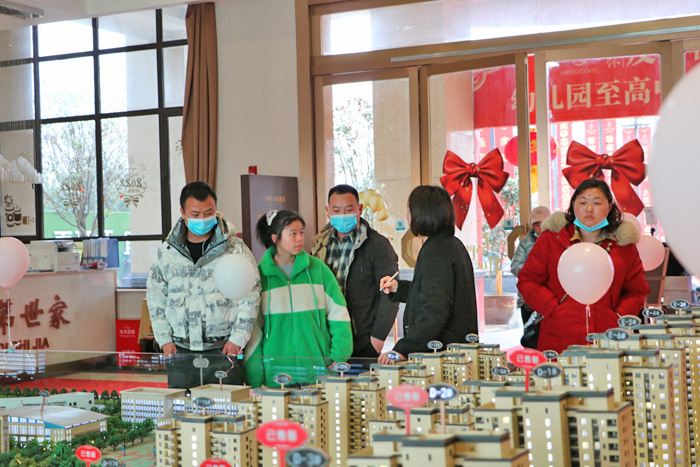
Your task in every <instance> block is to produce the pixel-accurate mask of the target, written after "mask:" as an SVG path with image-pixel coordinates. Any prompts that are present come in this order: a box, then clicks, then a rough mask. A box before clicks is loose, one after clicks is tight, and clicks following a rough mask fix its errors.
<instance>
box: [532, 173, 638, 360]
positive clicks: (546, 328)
mask: <svg viewBox="0 0 700 467" xmlns="http://www.w3.org/2000/svg"><path fill="white" fill-rule="evenodd" d="M638 241H639V231H637V229H636V227H635V226H634V225H633V224H632V223H631V222H629V221H622V215H621V213H620V210H619V209H618V207H617V205H616V204H615V202H614V201H613V197H612V193H611V192H610V188H609V187H608V185H607V183H605V182H604V181H603V180H598V179H595V178H591V179H587V180H585V181H584V182H582V183H581V184H580V185H579V186H578V187H577V188H576V190H575V191H574V194H573V195H572V196H571V203H570V204H569V209H568V210H567V211H566V213H562V212H555V213H554V214H552V215H551V216H549V217H548V218H547V219H546V220H545V221H544V222H543V223H542V234H541V235H540V237H539V238H538V239H537V241H536V242H535V246H534V247H533V248H532V251H531V252H530V255H529V256H528V259H527V261H526V262H525V265H524V266H523V268H522V269H521V270H520V274H519V275H518V289H519V290H520V293H522V296H523V299H524V300H525V303H527V304H529V305H531V306H532V308H534V309H535V310H536V311H537V313H539V314H540V315H542V316H543V317H544V319H542V321H541V322H540V331H539V339H538V342H537V348H538V349H539V350H555V351H557V352H561V351H563V350H565V349H566V348H567V347H568V346H569V345H573V344H579V345H584V344H586V334H587V332H588V333H602V332H605V331H606V330H608V329H610V328H615V327H617V326H618V325H617V320H618V318H619V317H620V316H621V315H637V314H638V313H639V311H640V310H641V309H642V308H643V307H644V300H645V298H646V296H647V294H648V293H649V285H648V284H647V281H646V279H645V277H644V269H643V267H642V261H641V260H640V258H639V253H638V252H637V248H636V247H635V244H636V243H637V242H638ZM579 242H591V243H595V244H597V245H599V246H600V247H602V248H603V249H605V250H606V251H607V252H608V254H609V255H610V259H611V260H612V263H613V266H614V270H615V272H614V277H613V282H612V285H611V286H610V289H609V290H608V291H607V292H606V293H605V295H603V297H602V298H601V299H600V300H598V302H596V303H594V304H592V305H590V310H591V312H590V315H589V316H588V318H587V317H586V307H585V306H584V305H582V304H581V303H578V302H577V301H575V300H574V299H573V298H571V297H569V296H568V294H567V293H566V291H565V290H564V289H563V287H562V286H561V284H560V283H559V277H558V273H557V266H558V264H559V258H560V257H561V255H562V253H564V251H565V250H566V249H567V248H568V247H569V246H571V245H573V244H576V243H579ZM587 323H588V324H587Z"/></svg>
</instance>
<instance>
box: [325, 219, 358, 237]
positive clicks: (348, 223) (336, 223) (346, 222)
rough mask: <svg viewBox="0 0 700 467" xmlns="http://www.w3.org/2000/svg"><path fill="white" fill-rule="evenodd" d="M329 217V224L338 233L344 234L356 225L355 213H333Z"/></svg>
mask: <svg viewBox="0 0 700 467" xmlns="http://www.w3.org/2000/svg"><path fill="white" fill-rule="evenodd" d="M330 217H331V225H332V226H333V227H335V230H337V231H338V232H340V233H343V234H346V233H348V232H350V231H351V230H352V229H354V228H355V226H356V225H357V214H334V215H332V216H330Z"/></svg>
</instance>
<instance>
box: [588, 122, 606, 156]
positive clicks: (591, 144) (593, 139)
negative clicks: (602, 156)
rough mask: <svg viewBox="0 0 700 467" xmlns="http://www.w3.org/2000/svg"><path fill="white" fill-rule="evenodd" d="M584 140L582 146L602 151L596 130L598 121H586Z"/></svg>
mask: <svg viewBox="0 0 700 467" xmlns="http://www.w3.org/2000/svg"><path fill="white" fill-rule="evenodd" d="M585 135H586V142H585V143H584V146H586V147H587V148H588V149H590V150H591V151H594V152H602V151H601V149H600V133H599V132H598V122H586V130H585Z"/></svg>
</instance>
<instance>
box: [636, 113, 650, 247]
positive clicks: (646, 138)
mask: <svg viewBox="0 0 700 467" xmlns="http://www.w3.org/2000/svg"><path fill="white" fill-rule="evenodd" d="M637 139H638V140H639V144H641V145H642V149H644V162H645V163H649V151H650V149H651V127H648V126H643V127H640V128H639V129H638V137H637ZM638 193H639V197H640V198H641V199H642V203H644V206H652V205H653V204H654V203H652V201H651V189H650V187H649V177H647V178H645V179H644V181H643V182H642V183H640V184H639V189H638ZM643 220H644V223H646V214H645V215H644V219H643ZM642 234H647V235H648V234H649V231H648V230H646V231H644V232H642Z"/></svg>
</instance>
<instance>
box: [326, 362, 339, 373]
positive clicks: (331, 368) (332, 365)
mask: <svg viewBox="0 0 700 467" xmlns="http://www.w3.org/2000/svg"><path fill="white" fill-rule="evenodd" d="M336 363H338V362H332V363H331V364H330V365H328V366H327V367H326V368H328V369H329V370H332V371H335V370H333V367H334V366H335V365H336Z"/></svg>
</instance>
